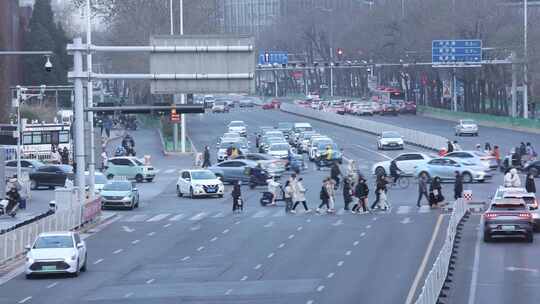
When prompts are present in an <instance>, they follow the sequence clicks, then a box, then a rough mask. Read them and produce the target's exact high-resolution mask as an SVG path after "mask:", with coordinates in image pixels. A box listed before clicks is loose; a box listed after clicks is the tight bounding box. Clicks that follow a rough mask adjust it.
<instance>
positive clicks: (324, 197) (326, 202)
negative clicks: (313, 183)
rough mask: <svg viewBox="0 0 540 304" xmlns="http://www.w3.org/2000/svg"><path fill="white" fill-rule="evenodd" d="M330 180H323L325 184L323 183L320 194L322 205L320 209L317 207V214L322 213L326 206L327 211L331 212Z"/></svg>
mask: <svg viewBox="0 0 540 304" xmlns="http://www.w3.org/2000/svg"><path fill="white" fill-rule="evenodd" d="M327 185H328V178H325V179H324V180H323V183H322V186H321V191H320V193H319V198H320V199H321V204H320V205H319V207H317V209H315V212H317V213H321V208H322V207H323V206H326V210H327V211H328V210H330V195H329V194H328V191H327V189H328V186H327Z"/></svg>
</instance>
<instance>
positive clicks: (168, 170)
mask: <svg viewBox="0 0 540 304" xmlns="http://www.w3.org/2000/svg"><path fill="white" fill-rule="evenodd" d="M174 170H175V169H167V170H165V171H163V173H165V174H171V173H173V172H174Z"/></svg>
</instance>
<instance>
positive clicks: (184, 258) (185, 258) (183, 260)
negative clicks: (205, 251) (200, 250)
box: [182, 255, 191, 262]
mask: <svg viewBox="0 0 540 304" xmlns="http://www.w3.org/2000/svg"><path fill="white" fill-rule="evenodd" d="M189 259H191V257H190V256H189V255H188V256H185V257H183V258H182V262H185V261H187V260H189Z"/></svg>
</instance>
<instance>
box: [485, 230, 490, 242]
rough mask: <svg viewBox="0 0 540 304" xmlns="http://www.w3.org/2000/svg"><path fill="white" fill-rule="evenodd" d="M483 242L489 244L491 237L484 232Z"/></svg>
mask: <svg viewBox="0 0 540 304" xmlns="http://www.w3.org/2000/svg"><path fill="white" fill-rule="evenodd" d="M484 242H486V243H489V242H491V235H489V233H487V232H484Z"/></svg>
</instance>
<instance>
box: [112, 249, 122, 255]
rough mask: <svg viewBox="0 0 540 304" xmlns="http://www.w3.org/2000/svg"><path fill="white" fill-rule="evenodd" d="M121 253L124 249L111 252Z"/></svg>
mask: <svg viewBox="0 0 540 304" xmlns="http://www.w3.org/2000/svg"><path fill="white" fill-rule="evenodd" d="M122 251H124V249H116V250H115V251H113V254H119V253H120V252H122Z"/></svg>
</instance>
